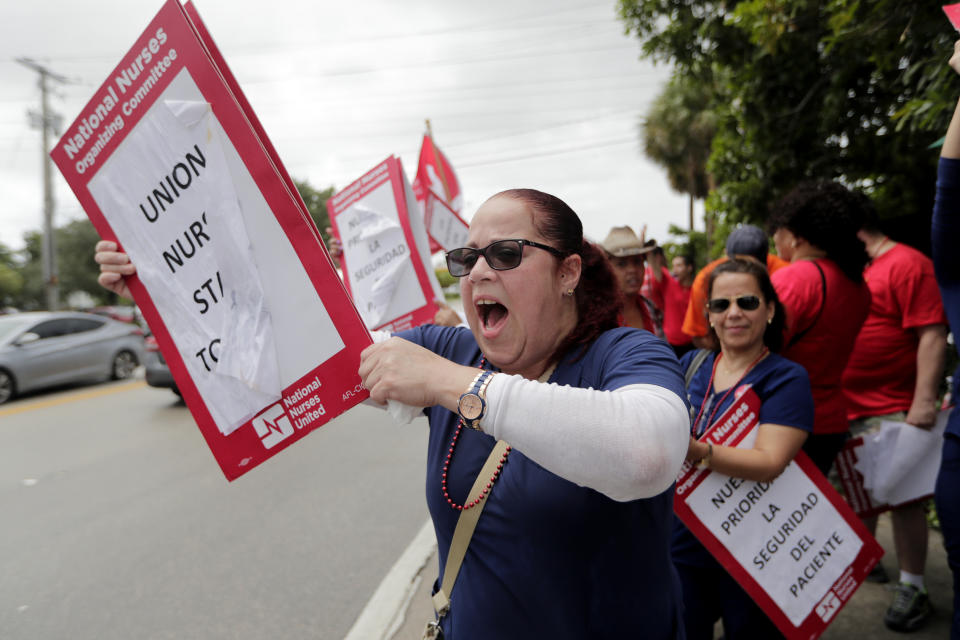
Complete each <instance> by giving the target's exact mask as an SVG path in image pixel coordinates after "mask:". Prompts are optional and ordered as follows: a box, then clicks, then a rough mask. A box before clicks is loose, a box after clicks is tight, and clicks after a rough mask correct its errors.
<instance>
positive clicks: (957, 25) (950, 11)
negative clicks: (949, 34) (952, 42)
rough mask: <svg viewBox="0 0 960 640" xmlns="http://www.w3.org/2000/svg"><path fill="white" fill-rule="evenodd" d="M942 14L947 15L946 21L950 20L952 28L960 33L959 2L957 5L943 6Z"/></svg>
mask: <svg viewBox="0 0 960 640" xmlns="http://www.w3.org/2000/svg"><path fill="white" fill-rule="evenodd" d="M943 12H944V13H945V14H947V19H949V20H950V24H952V25H953V28H954V29H956V30H957V31H960V2H958V3H957V4H945V5H943Z"/></svg>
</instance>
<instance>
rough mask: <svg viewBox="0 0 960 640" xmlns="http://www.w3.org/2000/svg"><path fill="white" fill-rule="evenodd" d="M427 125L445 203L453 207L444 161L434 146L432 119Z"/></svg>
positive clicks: (431, 150) (428, 120)
mask: <svg viewBox="0 0 960 640" xmlns="http://www.w3.org/2000/svg"><path fill="white" fill-rule="evenodd" d="M426 123H427V140H429V141H430V153H431V155H432V156H433V160H434V163H435V164H436V166H437V173H438V174H439V175H440V184H442V185H443V201H444V202H445V203H447V204H448V205H451V204H452V203H451V202H450V187H449V186H448V185H447V176H446V174H445V173H444V170H443V159H442V158H441V157H440V154H438V153H437V148H436V147H435V146H434V145H433V129H432V128H431V127H430V118H427V119H426Z"/></svg>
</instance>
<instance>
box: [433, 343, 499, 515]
mask: <svg viewBox="0 0 960 640" xmlns="http://www.w3.org/2000/svg"><path fill="white" fill-rule="evenodd" d="M486 363H487V357H486V356H481V357H480V369H483V365H485V364H486ZM463 427H464V423H463V418H460V420H459V421H458V422H457V430H456V431H454V432H453V440H451V441H450V448H449V449H448V450H447V459H446V460H445V461H444V463H443V475H442V476H441V479H440V486H441V488H442V489H443V497H444V498H446V499H447V504H449V505H450V506H451V507H453V508H454V509H455V510H456V511H463V510H465V509H470V508H472V507H475V506H477V505H478V504H480V502H481V501H482V500H483V497H484V496H485V495H487V493H489V492H490V489H491V488H493V483H494V482H496V481H497V478H498V477H499V476H500V471H502V470H503V463H504V462H506V461H507V456H508V455H510V449H511V447H509V446H508V447H507V448H506V450H505V451H504V452H503V456H501V457H500V462H498V463H497V468H496V469H495V470H494V471H493V476H492V477H491V478H490V481H489V482H487V485H486V486H485V487H484V488H483V489H482V490H481V491H480V495H479V496H477V498H476V499H475V500H474V501H473V502H469V503H467V504H457V503H456V502H454V501H453V498H451V497H450V493H449V492H448V491H447V471H449V470H450V460H451V459H452V458H453V450H454V448H455V447H456V446H457V439H458V438H459V437H460V431H461V430H462V429H463Z"/></svg>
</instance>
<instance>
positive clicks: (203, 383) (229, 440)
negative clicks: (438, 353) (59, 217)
mask: <svg viewBox="0 0 960 640" xmlns="http://www.w3.org/2000/svg"><path fill="white" fill-rule="evenodd" d="M227 73H228V72H227ZM223 74H224V70H223V69H219V68H218V67H217V65H216V64H215V62H214V61H213V60H212V59H211V57H210V55H209V53H208V50H207V49H205V47H204V43H203V42H202V41H201V39H200V37H199V35H198V33H197V31H196V30H195V27H194V25H193V24H191V22H190V20H189V18H188V17H187V15H186V13H185V12H184V10H183V8H182V7H181V6H180V4H179V3H178V2H177V0H168V2H166V3H165V4H164V5H163V7H162V8H161V10H160V12H159V13H158V14H157V15H156V17H155V18H154V19H153V21H152V22H151V24H150V26H149V27H148V28H147V29H146V31H144V33H143V34H142V35H141V36H140V38H139V39H138V40H137V42H136V44H135V45H134V47H133V48H132V49H131V50H130V52H128V53H127V55H126V56H124V58H123V60H122V61H121V63H120V64H119V65H118V66H117V68H116V69H115V70H114V71H113V72H112V73H111V75H110V77H109V78H108V79H107V81H106V82H105V83H104V84H103V85H102V86H101V87H100V89H99V90H98V91H97V92H96V93H95V94H94V97H93V99H91V101H90V102H89V103H88V104H87V106H86V107H84V109H83V111H82V112H81V115H80V117H78V118H77V120H76V121H75V122H74V123H73V124H72V125H71V126H70V127H69V128H68V129H67V131H66V134H65V135H64V137H63V138H62V139H61V140H60V142H59V143H58V144H57V146H56V147H55V148H54V150H53V151H52V152H51V156H52V157H53V160H54V162H55V163H56V164H57V166H58V167H59V169H60V171H61V172H62V173H63V175H64V177H65V178H66V180H67V183H68V184H69V185H70V187H71V188H72V189H73V191H74V193H75V194H76V196H77V198H78V200H79V201H80V203H81V205H82V206H83V208H84V210H85V211H86V213H87V215H88V216H89V217H90V220H91V221H92V222H93V224H94V226H95V227H96V229H97V231H98V232H99V233H100V235H101V236H102V237H104V238H106V239H111V240H116V241H117V242H118V243H120V245H121V246H122V247H123V250H124V251H126V252H127V253H128V254H129V255H130V257H131V260H132V261H133V263H134V264H135V265H136V266H137V275H136V276H134V277H131V278H128V284H129V286H130V289H131V292H132V293H133V296H134V299H135V300H136V302H137V304H138V305H139V306H140V308H141V310H142V311H143V314H144V317H145V318H146V320H147V322H148V324H149V325H150V328H151V329H152V330H153V333H154V334H155V336H156V338H157V341H158V343H159V344H160V347H161V350H162V351H163V354H164V356H165V358H166V360H167V362H168V363H169V365H170V369H171V372H172V373H173V376H174V379H175V381H176V383H177V386H178V388H179V389H180V390H181V391H182V392H183V395H184V399H185V401H186V403H187V406H188V407H189V408H190V411H191V413H192V415H193V417H194V419H195V420H196V422H197V425H198V426H199V428H200V430H201V432H202V433H203V435H204V438H205V439H206V441H207V443H208V445H209V446H210V448H211V450H212V451H213V454H214V456H215V457H216V459H217V462H218V463H219V464H220V467H221V469H222V470H223V472H224V474H225V475H226V477H227V478H228V479H230V480H232V479H234V478H236V477H238V476H240V475H242V474H243V473H245V472H246V471H249V470H250V469H252V468H253V467H255V466H257V465H258V464H260V463H261V462H263V461H264V460H266V459H268V458H269V457H271V456H272V455H274V454H275V453H277V452H279V451H281V450H282V449H284V448H286V447H287V446H289V445H290V444H292V443H293V442H296V441H297V440H299V439H300V438H301V437H303V436H304V435H305V434H306V433H308V432H310V431H312V430H314V429H316V428H317V427H319V426H321V425H322V424H324V423H326V422H328V421H329V420H330V419H332V418H333V417H336V416H337V415H339V414H340V413H342V412H343V411H345V410H346V409H348V408H350V407H352V406H354V405H355V404H357V403H358V402H359V401H361V400H362V399H364V398H365V397H366V396H367V393H366V391H365V390H364V389H363V388H362V385H361V384H360V380H359V377H358V375H357V373H356V372H357V368H358V366H359V353H360V351H361V350H362V349H363V348H364V347H366V346H367V345H368V344H370V337H369V334H368V332H367V331H366V329H365V328H364V326H363V324H362V322H361V320H360V317H359V315H358V314H357V311H356V309H355V308H354V307H353V305H352V303H351V301H350V300H349V298H348V297H347V295H346V292H345V291H344V289H343V287H342V285H341V283H340V280H339V278H338V277H337V275H336V272H335V271H334V269H333V268H332V263H331V261H330V258H329V256H328V255H326V250H325V248H324V247H323V245H322V243H320V241H319V240H318V236H317V235H316V232H315V229H311V228H310V224H308V220H306V219H305V218H304V215H303V212H302V211H301V208H300V205H299V203H298V201H297V200H296V199H295V198H294V196H293V194H292V193H291V192H290V190H289V189H288V186H287V184H286V182H285V180H284V178H283V176H282V174H281V173H280V172H278V169H277V166H276V165H277V164H278V163H279V159H278V158H273V159H271V156H270V154H269V153H268V152H267V150H266V149H265V148H264V144H265V143H264V140H263V139H261V138H260V137H259V136H258V135H257V132H256V130H255V129H254V128H253V126H252V125H251V121H250V117H249V116H250V115H252V112H249V111H247V112H245V110H244V108H243V107H241V105H240V104H238V102H237V97H236V96H235V95H234V94H233V93H232V92H231V90H230V87H229V86H228V85H227V84H226V83H225V81H224V79H223ZM283 175H285V172H283Z"/></svg>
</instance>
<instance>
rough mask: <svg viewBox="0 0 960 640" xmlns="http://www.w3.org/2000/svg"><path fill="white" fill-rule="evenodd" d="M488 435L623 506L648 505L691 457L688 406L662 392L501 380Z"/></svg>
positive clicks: (486, 421)
mask: <svg viewBox="0 0 960 640" xmlns="http://www.w3.org/2000/svg"><path fill="white" fill-rule="evenodd" d="M486 395H487V414H486V416H484V418H483V420H482V421H481V423H480V426H481V428H482V429H483V430H484V431H485V432H486V433H489V434H490V435H492V436H493V437H494V438H496V439H497V440H506V441H507V442H508V443H509V444H510V445H511V446H512V447H515V448H516V449H517V450H518V451H522V452H523V454H524V455H525V456H527V457H528V458H530V459H531V460H533V461H534V462H536V463H537V464H539V465H540V466H542V467H543V468H545V469H547V470H548V471H550V472H552V473H555V474H556V475H558V476H560V477H562V478H565V479H566V480H569V481H571V482H573V483H575V484H578V485H580V486H584V487H589V488H591V489H595V490H596V491H599V492H600V493H602V494H604V495H606V496H608V497H610V498H612V499H614V500H618V501H627V500H637V499H639V498H649V497H651V496H655V495H657V494H659V493H661V492H663V491H665V490H666V489H667V488H668V487H669V486H670V484H671V483H672V482H673V481H674V480H675V479H676V477H677V473H679V471H680V466H681V465H682V464H683V460H684V457H685V456H686V453H687V445H688V443H689V434H690V417H689V414H688V413H687V409H686V406H685V405H684V402H683V400H681V399H680V397H679V396H677V395H676V394H675V393H673V392H671V391H669V390H667V389H665V388H663V387H659V386H656V385H651V384H632V385H628V386H625V387H621V388H620V389H616V390H614V391H596V390H594V389H579V388H574V387H569V386H560V385H557V384H544V383H541V382H535V381H532V380H527V379H525V378H523V377H522V376H516V375H513V376H512V375H506V374H502V373H501V374H497V375H495V376H494V377H493V378H492V379H491V380H490V384H489V385H488V386H487V394H486Z"/></svg>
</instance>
